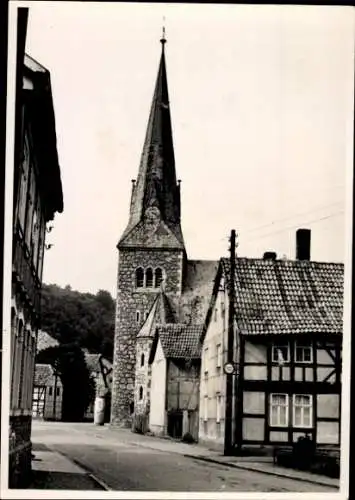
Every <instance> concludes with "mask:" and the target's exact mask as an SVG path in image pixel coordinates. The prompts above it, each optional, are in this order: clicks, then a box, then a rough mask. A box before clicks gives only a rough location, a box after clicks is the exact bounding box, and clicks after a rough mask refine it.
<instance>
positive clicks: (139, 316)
mask: <svg viewBox="0 0 355 500" xmlns="http://www.w3.org/2000/svg"><path fill="white" fill-rule="evenodd" d="M140 320H141V313H140V312H139V311H136V321H137V323H139V322H140Z"/></svg>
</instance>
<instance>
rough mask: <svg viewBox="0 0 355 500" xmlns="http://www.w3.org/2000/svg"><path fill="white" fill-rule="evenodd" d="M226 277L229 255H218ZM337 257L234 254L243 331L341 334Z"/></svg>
mask: <svg viewBox="0 0 355 500" xmlns="http://www.w3.org/2000/svg"><path fill="white" fill-rule="evenodd" d="M222 265H223V266H224V269H225V271H226V276H227V282H228V280H229V278H228V276H229V274H230V265H229V260H228V259H222ZM343 280H344V266H343V264H340V263H325V262H310V261H287V260H286V261H283V260H275V261H272V260H264V259H247V258H237V259H236V272H235V292H236V307H235V311H236V319H237V324H238V327H239V328H240V330H241V332H242V333H246V334H302V333H325V334H338V335H341V334H342V330H343V294H344V292H343Z"/></svg>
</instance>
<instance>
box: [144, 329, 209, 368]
mask: <svg viewBox="0 0 355 500" xmlns="http://www.w3.org/2000/svg"><path fill="white" fill-rule="evenodd" d="M202 330H203V325H183V324H169V325H163V326H157V328H156V334H155V337H154V342H153V345H152V349H151V353H150V358H149V362H150V363H152V362H153V360H154V356H155V351H156V348H157V344H158V341H159V339H160V342H161V346H162V349H163V353H164V356H165V357H166V358H168V359H169V358H170V359H185V360H190V359H200V358H201V342H200V338H201V335H202Z"/></svg>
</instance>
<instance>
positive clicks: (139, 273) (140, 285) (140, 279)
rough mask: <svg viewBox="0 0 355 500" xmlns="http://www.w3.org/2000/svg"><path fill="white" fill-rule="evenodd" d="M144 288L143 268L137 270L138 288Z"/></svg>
mask: <svg viewBox="0 0 355 500" xmlns="http://www.w3.org/2000/svg"><path fill="white" fill-rule="evenodd" d="M143 286H144V270H143V268H142V267H138V269H136V288H143Z"/></svg>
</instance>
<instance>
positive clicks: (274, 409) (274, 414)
mask: <svg viewBox="0 0 355 500" xmlns="http://www.w3.org/2000/svg"><path fill="white" fill-rule="evenodd" d="M270 425H272V426H275V427H286V426H287V425H288V394H270Z"/></svg>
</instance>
